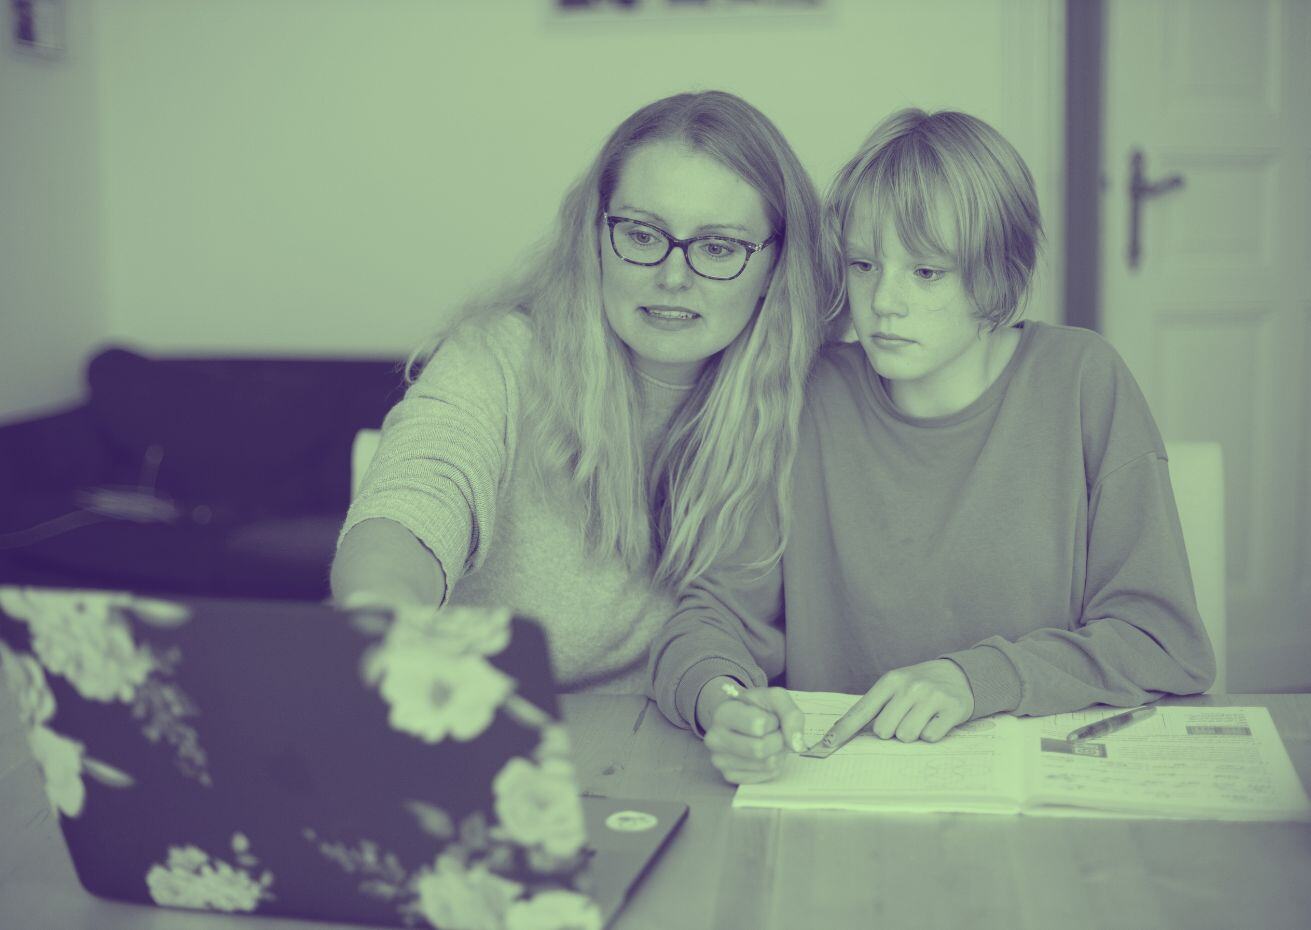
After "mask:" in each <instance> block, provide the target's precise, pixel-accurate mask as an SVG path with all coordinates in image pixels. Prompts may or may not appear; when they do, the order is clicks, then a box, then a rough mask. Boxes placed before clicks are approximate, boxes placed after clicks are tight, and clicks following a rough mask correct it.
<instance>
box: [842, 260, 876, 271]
mask: <svg viewBox="0 0 1311 930" xmlns="http://www.w3.org/2000/svg"><path fill="white" fill-rule="evenodd" d="M847 267H848V268H850V269H851V270H852V271H855V272H859V273H860V274H865V273H866V272H869V271H873V270H874V263H873V262H867V261H865V260H864V259H861V258H853V259H852V260H851V261H849V262H847Z"/></svg>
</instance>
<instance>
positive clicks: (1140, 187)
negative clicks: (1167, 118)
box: [1129, 149, 1184, 270]
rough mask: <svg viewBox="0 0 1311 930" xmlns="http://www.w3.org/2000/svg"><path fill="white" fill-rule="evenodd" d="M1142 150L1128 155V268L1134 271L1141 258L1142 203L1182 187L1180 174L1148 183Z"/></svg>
mask: <svg viewBox="0 0 1311 930" xmlns="http://www.w3.org/2000/svg"><path fill="white" fill-rule="evenodd" d="M1144 160H1145V159H1144V156H1143V150H1142V149H1134V150H1133V151H1132V152H1131V153H1129V268H1130V269H1131V270H1132V269H1136V268H1137V267H1138V263H1139V261H1140V260H1141V258H1142V243H1141V229H1142V222H1143V221H1142V211H1143V201H1145V200H1150V199H1151V198H1153V197H1159V196H1161V195H1162V194H1165V193H1168V192H1170V191H1172V190H1177V189H1178V188H1180V187H1183V186H1184V176H1183V175H1182V174H1172V175H1170V176H1169V177H1168V178H1161V180H1159V181H1148V180H1147V175H1146V172H1145V171H1144V170H1143V162H1144Z"/></svg>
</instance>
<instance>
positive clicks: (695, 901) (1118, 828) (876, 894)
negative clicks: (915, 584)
mask: <svg viewBox="0 0 1311 930" xmlns="http://www.w3.org/2000/svg"><path fill="white" fill-rule="evenodd" d="M4 691H5V689H0V692H4ZM1170 703H1180V704H1213V705H1226V704H1228V705H1264V706H1266V707H1268V708H1270V712H1271V715H1272V716H1273V717H1274V721H1275V725H1276V726H1277V727H1278V729H1279V732H1280V735H1281V736H1282V737H1283V739H1284V744H1285V745H1286V746H1287V747H1288V752H1289V755H1290V756H1292V759H1293V764H1294V765H1295V766H1296V768H1297V771H1298V774H1299V775H1300V776H1301V778H1302V781H1303V783H1304V784H1311V694H1286V695H1252V694H1245V695H1234V696H1228V697H1226V696H1219V697H1217V696H1209V697H1204V698H1188V699H1176V700H1171V701H1170ZM565 713H566V716H567V718H568V721H569V723H570V726H571V728H572V729H573V733H574V746H575V750H576V753H577V761H578V768H579V772H580V777H581V781H582V787H583V790H584V791H589V792H592V793H596V794H607V795H613V796H616V797H639V798H641V797H645V798H657V799H677V800H681V801H683V802H685V803H686V804H688V805H689V807H690V808H691V811H690V813H689V815H688V819H687V821H686V822H685V823H684V824H683V827H682V829H680V830H679V832H678V833H677V834H676V835H675V836H674V838H673V841H672V843H671V845H670V846H669V848H668V849H667V850H666V852H665V855H664V856H663V857H662V858H661V860H660V861H659V863H658V865H657V867H656V869H655V870H654V871H653V873H652V874H651V875H649V876H648V878H647V879H646V881H645V882H644V884H643V885H642V886H641V887H640V888H639V890H638V892H637V894H636V896H635V897H634V898H633V900H632V901H631V902H630V903H629V905H628V907H627V908H625V910H624V912H623V913H622V915H621V917H620V919H619V921H618V922H617V925H616V928H617V930H639V928H640V930H647V928H652V930H656V928H659V930H665V928H669V930H673V928H715V930H738V928H743V930H745V928H752V930H760V928H780V930H781V928H801V927H824V928H845V927H860V928H865V927H875V928H880V930H883V928H887V930H900V928H904V927H931V928H939V927H949V928H955V927H962V926H968V927H971V928H978V927H997V928H1007V930H1011V928H1033V930H1049V928H1059V930H1077V928H1106V927H1116V928H1168V927H1179V928H1186V930H1203V928H1211V927H1214V928H1224V930H1231V928H1239V927H1242V928H1249V927H1250V928H1262V930H1279V928H1298V930H1306V928H1308V927H1311V825H1308V824H1289V823H1275V824H1269V823H1236V824H1234V823H1202V822H1197V823H1194V822H1175V821H1151V820H1061V819H1048V818H1036V817H1035V818H1027V817H1004V816H1001V817H999V816H987V815H966V814H941V815H922V814H915V815H912V814H902V815H875V814H851V813H842V812H831V811H819V812H778V811H761V810H739V811H734V810H732V809H731V808H730V802H731V799H732V788H731V787H730V786H729V785H726V784H724V783H723V781H722V780H721V779H720V778H719V776H718V773H717V772H716V771H715V770H714V769H713V768H712V767H711V765H710V761H709V758H708V756H707V753H706V752H705V750H704V749H703V748H702V746H701V745H700V742H699V741H698V740H697V739H695V738H694V737H693V736H691V735H690V734H688V733H686V732H684V731H681V730H677V729H675V728H674V727H672V726H670V725H669V724H668V723H667V722H666V721H665V720H664V718H663V717H662V716H661V715H660V712H659V711H658V710H657V709H656V708H655V706H654V705H652V704H648V703H647V702H646V701H645V700H643V699H641V698H637V697H598V696H572V697H568V698H566V699H565ZM348 926H350V925H334V924H323V923H313V924H311V923H305V922H301V921H288V920H280V919H271V918H252V917H222V916H217V915H213V914H188V913H182V912H178V911H169V910H162V909H154V908H140V907H133V906H129V905H122V904H114V903H111V902H107V901H101V900H98V899H95V898H92V897H91V896H90V895H88V894H87V893H86V892H84V891H83V890H82V889H81V887H80V886H79V885H78V884H77V880H76V878H75V876H74V873H73V868H72V864H71V862H70V861H69V858H68V853H67V850H66V849H65V847H64V843H63V839H62V837H61V836H60V833H59V828H58V824H57V823H56V821H55V819H54V817H53V816H52V815H51V814H50V811H49V807H48V805H47V802H46V799H45V796H44V792H43V790H42V788H41V785H40V784H39V781H38V774H37V772H36V769H35V763H34V762H33V761H32V759H31V756H30V754H29V752H28V750H27V746H26V742H25V740H24V738H23V734H22V732H21V730H20V729H19V727H18V722H17V719H16V715H15V711H14V707H13V704H12V702H11V701H10V700H9V699H8V696H7V694H0V928H4V930H93V928H94V930H128V928H163V927H167V928H179V930H273V928H288V930H290V928H296V927H304V928H307V930H308V928H311V927H312V928H317V930H329V928H339V930H346V928H347V927H348Z"/></svg>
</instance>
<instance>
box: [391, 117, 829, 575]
mask: <svg viewBox="0 0 1311 930" xmlns="http://www.w3.org/2000/svg"><path fill="white" fill-rule="evenodd" d="M657 140H674V141H677V142H680V143H682V144H684V145H687V146H689V147H690V148H692V149H694V150H696V151H698V152H701V153H704V154H706V155H709V156H710V157H712V158H714V159H716V160H717V161H719V162H720V163H722V164H724V165H725V166H727V167H728V168H730V169H732V170H733V171H734V172H736V173H737V174H738V175H739V176H741V177H742V179H743V180H745V181H746V182H747V183H748V184H750V185H751V186H752V187H753V188H755V190H756V191H757V192H759V194H760V196H761V199H762V200H763V202H764V205H765V210H766V215H767V217H768V219H769V222H770V224H771V228H772V229H773V231H774V232H775V233H776V234H777V235H778V236H779V237H780V238H779V243H778V246H777V249H778V251H777V253H776V256H775V260H774V265H773V276H772V279H771V281H770V284H769V288H768V291H767V292H766V295H765V297H764V298H763V299H762V301H761V304H760V306H759V307H758V308H757V310H756V312H755V314H754V315H753V317H752V319H751V321H750V322H749V323H748V324H747V326H746V327H745V328H744V329H743V331H742V332H741V333H740V334H739V335H738V336H737V338H735V339H734V340H733V341H732V342H731V343H730V344H729V345H728V346H727V347H726V348H725V349H723V351H722V352H720V353H719V354H718V355H716V356H714V357H712V358H711V359H709V360H708V361H707V362H706V364H705V365H704V367H703V368H702V370H701V372H700V374H699V376H698V378H697V381H696V383H695V385H694V387H693V388H692V390H691V391H690V392H689V395H688V397H687V398H686V399H685V400H684V402H683V403H682V404H681V405H680V407H679V408H678V410H676V411H675V413H674V414H673V417H672V419H671V421H670V423H669V427H668V429H667V430H666V432H665V434H664V436H663V438H662V439H661V440H660V441H659V445H658V447H657V448H656V450H655V454H654V455H653V456H652V458H651V460H650V461H649V462H647V461H646V457H645V455H644V453H643V447H642V436H641V434H640V417H639V411H640V405H641V403H642V394H643V383H642V381H641V380H640V379H639V378H638V377H637V375H636V370H635V369H634V367H633V363H632V359H631V355H630V353H629V351H628V348H627V346H626V345H625V344H624V343H623V342H622V341H621V340H620V339H619V338H618V336H616V335H615V333H614V331H613V330H612V329H611V327H610V325H609V323H608V322H607V320H606V316H605V313H604V310H603V307H602V301H601V272H600V261H601V256H600V249H601V247H602V236H601V234H600V232H599V230H600V226H601V213H602V211H603V210H604V209H605V208H606V206H607V205H608V204H607V201H608V199H609V197H610V194H611V193H612V192H613V191H614V189H615V187H616V186H617V184H618V181H619V175H620V172H621V171H622V169H623V167H624V164H625V162H626V160H627V158H628V156H629V155H630V153H632V152H633V151H634V150H635V149H636V148H637V147H638V146H640V145H643V144H644V143H648V142H653V141H657ZM819 233H820V210H819V201H818V197H817V195H816V193H815V188H814V185H813V183H812V182H811V180H810V178H809V176H808V175H807V174H806V171H805V169H804V168H803V167H802V166H801V163H800V162H799V161H798V160H797V157H796V155H795V154H794V153H793V151H792V149H791V147H790V146H789V145H788V143H787V141H786V140H785V139H784V138H783V136H782V134H781V133H780V132H779V131H778V129H777V128H775V126H774V125H773V123H771V122H770V121H769V120H768V119H767V118H766V117H765V116H764V115H763V114H761V113H760V112H759V111H758V110H756V109H755V108H754V107H752V106H751V105H750V104H748V103H746V102H745V101H743V100H742V99H740V98H738V97H736V96H733V95H732V94H728V93H724V92H721V91H706V92H702V93H695V94H691V93H689V94H678V95H676V96H673V97H667V98H664V99H662V100H657V101H656V102H654V103H652V104H649V105H647V106H645V107H643V108H642V109H640V110H638V111H637V112H636V113H634V114H633V115H631V116H630V117H628V119H626V120H624V122H623V123H621V124H620V125H619V126H618V127H617V128H616V129H615V130H614V132H612V133H611V134H610V136H609V138H608V139H607V140H606V141H605V144H604V145H603V146H602V147H601V151H600V152H599V153H598V155H597V157H596V159H595V160H594V161H593V162H592V165H591V167H590V168H589V169H588V170H587V172H586V173H585V174H584V175H583V176H582V177H581V178H580V179H579V180H578V181H577V182H576V183H575V184H574V185H573V186H572V187H571V188H570V189H569V191H568V192H567V193H566V195H565V198H564V201H563V203H562V204H561V206H560V211H559V215H558V219H557V223H556V228H555V231H554V234H553V235H551V236H550V237H548V239H547V240H546V241H545V242H544V243H543V244H542V246H541V247H540V248H539V249H538V251H537V252H536V254H535V255H534V256H533V257H532V259H531V260H530V261H528V262H526V263H525V264H524V266H523V270H522V271H521V272H520V273H519V274H518V275H517V276H516V277H515V278H514V279H513V280H512V281H510V282H508V283H507V284H506V286H505V287H504V288H502V289H501V290H500V292H499V293H497V294H495V295H493V296H491V297H489V298H487V299H483V300H480V301H475V302H473V303H471V304H469V305H468V306H466V307H465V308H464V309H463V311H462V312H461V314H460V316H459V319H460V320H467V321H469V322H471V323H472V322H474V321H475V320H476V319H478V318H486V317H488V316H491V315H494V314H496V313H498V312H506V311H512V310H522V311H524V312H525V313H527V314H528V316H529V319H530V322H531V327H532V330H533V336H534V338H533V348H532V351H531V353H530V356H529V362H528V371H527V373H526V374H527V381H526V390H525V396H524V408H523V421H524V427H525V432H524V436H525V438H526V439H527V441H529V442H530V450H529V451H530V455H531V457H532V462H533V464H534V466H535V471H536V472H537V474H538V476H539V477H540V478H541V480H542V481H543V482H546V481H547V480H548V478H547V476H548V475H550V474H559V473H563V474H565V475H566V476H567V478H568V481H569V483H570V484H571V485H572V487H573V489H574V491H575V492H576V493H577V494H578V495H579V496H580V497H581V499H582V501H583V503H584V505H585V510H586V522H585V526H584V527H583V530H584V532H585V534H586V538H587V540H588V542H589V544H590V545H591V547H592V549H593V551H595V552H597V553H601V554H611V553H613V554H617V555H618V556H619V557H620V558H622V559H623V560H624V561H625V562H626V563H627V564H628V565H629V566H630V567H632V568H634V569H635V570H636V569H642V570H648V571H650V573H651V577H652V578H653V580H654V581H655V582H656V583H657V584H659V585H661V586H663V587H666V588H667V589H673V590H677V589H678V588H681V587H682V586H684V585H685V584H686V583H687V582H689V581H691V580H692V579H694V578H695V577H697V576H698V575H700V574H702V573H703V572H704V571H705V570H706V569H707V568H709V567H710V566H711V565H713V564H716V563H718V564H720V565H724V564H728V563H729V562H731V560H732V559H733V553H734V551H735V550H736V549H737V547H738V545H739V544H740V543H741V542H742V540H743V538H744V536H745V533H746V528H747V523H748V521H749V520H750V518H751V515H752V513H753V511H754V509H755V508H756V507H757V506H758V505H763V506H768V507H771V508H773V507H778V508H779V513H780V516H781V521H782V531H783V537H784V539H785V538H786V534H787V531H788V519H787V514H788V510H789V507H788V503H789V488H788V481H789V476H790V472H791V466H792V461H793V458H794V456H795V451H796V445H797V430H798V420H799V418H800V412H801V403H802V395H803V391H804V388H805V382H806V377H807V374H808V373H809V370H810V365H811V362H812V360H813V357H814V354H815V352H816V351H817V349H818V345H819V342H820V339H821V334H822V328H823V319H822V314H823V312H824V310H825V308H826V307H828V306H829V305H830V304H831V303H832V302H833V297H832V290H833V286H834V282H835V277H836V275H835V268H836V266H835V265H833V264H831V261H832V260H831V259H829V258H823V259H821V255H820V250H819ZM606 247H607V248H608V244H607V246H606ZM676 257H677V256H676ZM762 257H763V256H762ZM821 261H824V262H830V264H826V265H821ZM446 331H447V332H449V331H450V330H449V328H448V329H447V330H446ZM440 341H441V337H440V336H438V337H437V338H435V339H434V340H432V341H430V342H429V343H428V344H427V345H426V346H424V347H422V348H420V349H419V350H417V351H416V352H415V353H414V354H413V355H412V356H411V358H410V363H409V366H408V368H407V374H408V376H409V377H410V378H411V379H412V378H413V377H414V376H415V372H416V371H417V369H418V368H419V367H420V366H421V364H423V363H424V362H426V361H427V360H428V359H429V358H431V356H432V354H433V352H434V351H435V349H436V347H437V344H439V343H440ZM781 552H782V545H780V546H779V547H778V548H777V549H776V550H775V551H774V552H773V553H772V554H771V556H770V558H769V559H767V560H761V561H756V562H752V563H751V564H750V565H749V566H743V567H754V568H759V567H761V566H763V565H765V564H768V563H770V562H772V561H774V560H776V559H777V558H778V556H779V555H780V554H781ZM726 560H727V561H726Z"/></svg>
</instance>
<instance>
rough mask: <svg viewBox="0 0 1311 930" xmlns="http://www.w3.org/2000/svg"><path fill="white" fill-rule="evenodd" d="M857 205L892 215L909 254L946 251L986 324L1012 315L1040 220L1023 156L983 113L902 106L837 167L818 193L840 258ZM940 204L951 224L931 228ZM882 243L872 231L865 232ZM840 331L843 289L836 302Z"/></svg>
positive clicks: (845, 309) (845, 310) (878, 219)
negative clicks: (951, 226) (951, 217)
mask: <svg viewBox="0 0 1311 930" xmlns="http://www.w3.org/2000/svg"><path fill="white" fill-rule="evenodd" d="M857 205H869V206H871V207H872V214H871V215H872V216H873V217H874V218H875V223H876V224H878V225H879V226H881V224H882V217H885V216H889V215H890V216H891V217H892V218H893V222H894V223H895V224H896V230H897V235H898V236H900V238H901V241H902V243H903V244H904V245H905V246H906V247H907V248H908V249H910V250H911V251H912V252H917V253H921V254H933V253H938V254H941V255H946V256H952V257H954V258H955V259H956V261H957V262H958V264H959V267H960V270H961V275H962V280H963V283H964V285H965V291H966V293H967V294H969V295H970V298H971V300H973V302H974V305H975V307H976V308H977V309H978V314H979V317H980V319H982V320H985V321H987V322H988V323H990V324H991V325H992V328H993V329H996V328H997V327H1000V326H1004V325H1006V324H1007V323H1009V322H1011V321H1012V320H1013V319H1015V317H1016V316H1017V315H1018V314H1019V312H1020V310H1021V307H1022V305H1023V302H1024V299H1025V296H1026V294H1027V293H1028V287H1029V282H1030V280H1031V279H1032V276H1033V270H1034V266H1035V264H1036V263H1037V257H1038V247H1039V244H1040V242H1041V240H1042V219H1041V217H1040V215H1039V212H1038V194H1037V191H1036V190H1035V189H1034V184H1033V177H1032V175H1030V174H1029V169H1028V167H1027V166H1026V165H1025V164H1024V159H1023V158H1021V157H1020V153H1019V152H1017V151H1015V148H1014V146H1012V145H1011V144H1010V143H1009V142H1007V141H1006V140H1005V139H1004V138H1003V137H1002V135H1001V134H1000V133H999V132H997V130H995V129H993V128H992V127H991V126H989V125H988V124H987V123H985V122H984V121H983V120H981V119H979V118H977V117H974V116H970V115H969V114H966V113H959V112H956V111H953V110H941V111H939V112H937V113H926V112H925V111H923V110H918V109H905V110H899V111H897V112H896V113H893V114H892V115H891V116H889V117H887V118H886V119H884V120H883V122H881V123H879V124H878V126H876V127H875V128H874V131H873V132H872V133H870V135H869V137H868V138H867V139H866V140H865V142H864V143H863V144H862V145H861V147H860V148H859V150H857V152H856V154H855V156H853V157H852V158H851V160H850V161H848V162H847V164H846V165H844V166H843V167H842V169H841V170H840V171H838V173H837V176H836V177H835V178H834V179H833V183H832V184H831V185H830V187H829V191H828V196H827V197H826V199H825V211H824V212H825V224H824V225H825V231H824V232H825V239H826V247H827V250H828V251H829V252H831V253H834V254H837V255H841V254H842V250H843V235H844V231H845V229H846V226H847V223H848V222H849V221H850V219H851V214H852V211H853V209H854V208H855V207H856V206H857ZM940 207H945V208H946V210H947V211H948V213H949V215H954V218H955V228H954V229H945V230H944V229H939V228H937V221H936V217H937V216H938V215H939V214H938V210H939V208H940ZM869 232H870V233H872V234H873V236H874V237H875V240H874V243H873V245H874V248H875V250H876V251H877V250H878V248H879V242H878V234H879V230H878V229H877V228H876V229H873V230H869ZM833 309H834V312H835V318H836V320H837V325H838V327H840V328H841V329H842V330H845V328H846V321H847V320H848V318H849V313H850V307H849V305H848V304H847V295H846V290H845V288H843V289H842V290H841V291H840V292H839V294H838V297H837V301H836V303H835V305H834V308H833Z"/></svg>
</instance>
